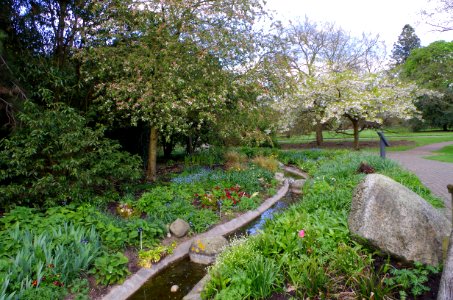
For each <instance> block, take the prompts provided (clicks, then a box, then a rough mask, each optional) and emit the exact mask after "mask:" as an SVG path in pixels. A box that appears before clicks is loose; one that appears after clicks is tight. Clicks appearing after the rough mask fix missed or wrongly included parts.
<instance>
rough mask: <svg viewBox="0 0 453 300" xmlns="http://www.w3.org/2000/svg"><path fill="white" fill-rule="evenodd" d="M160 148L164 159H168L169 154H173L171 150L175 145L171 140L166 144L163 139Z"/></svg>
mask: <svg viewBox="0 0 453 300" xmlns="http://www.w3.org/2000/svg"><path fill="white" fill-rule="evenodd" d="M162 147H163V148H164V158H165V159H170V158H171V153H172V152H173V149H174V148H175V143H174V142H173V139H170V141H169V142H167V141H166V140H165V139H163V142H162Z"/></svg>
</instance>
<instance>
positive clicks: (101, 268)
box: [90, 252, 130, 285]
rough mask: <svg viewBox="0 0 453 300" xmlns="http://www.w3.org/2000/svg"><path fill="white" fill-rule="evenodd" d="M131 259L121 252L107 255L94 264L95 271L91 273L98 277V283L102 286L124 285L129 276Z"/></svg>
mask: <svg viewBox="0 0 453 300" xmlns="http://www.w3.org/2000/svg"><path fill="white" fill-rule="evenodd" d="M128 262H129V259H128V258H127V257H126V256H124V254H122V253H121V252H117V253H115V254H108V253H105V254H104V255H103V256H101V257H98V258H97V259H96V261H95V262H94V269H93V270H91V271H90V273H91V274H94V276H95V277H96V282H97V283H98V284H102V285H110V284H116V283H122V282H123V281H124V279H125V278H126V276H127V275H129V274H130V272H129V270H128V269H127V263H128Z"/></svg>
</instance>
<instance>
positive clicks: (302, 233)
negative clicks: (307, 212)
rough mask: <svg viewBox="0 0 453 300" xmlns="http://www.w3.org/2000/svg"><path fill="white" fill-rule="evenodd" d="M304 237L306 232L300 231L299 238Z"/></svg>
mask: <svg viewBox="0 0 453 300" xmlns="http://www.w3.org/2000/svg"><path fill="white" fill-rule="evenodd" d="M304 236H305V231H304V230H303V229H302V230H299V237H300V238H303V237H304Z"/></svg>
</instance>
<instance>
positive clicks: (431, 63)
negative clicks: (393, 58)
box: [401, 41, 453, 130]
mask: <svg viewBox="0 0 453 300" xmlns="http://www.w3.org/2000/svg"><path fill="white" fill-rule="evenodd" d="M452 53H453V42H445V41H437V42H434V43H431V44H430V45H428V46H427V47H423V48H420V49H417V50H414V51H413V52H412V53H411V55H410V56H409V57H408V58H407V61H406V62H405V63H404V65H403V66H402V72H401V76H402V77H403V78H404V79H409V80H413V81H415V82H417V83H418V84H419V85H420V86H422V87H424V88H428V89H431V90H434V91H437V92H440V93H442V94H443V96H439V95H435V96H433V95H426V96H424V97H421V98H420V99H419V100H418V101H417V103H416V105H417V108H418V109H419V110H420V111H421V112H422V115H423V119H424V120H425V122H427V124H428V125H429V126H434V127H442V128H443V129H444V130H445V129H447V128H448V127H449V126H453V121H452V120H453V90H452V83H453V81H452V78H453V71H452V70H453V58H452Z"/></svg>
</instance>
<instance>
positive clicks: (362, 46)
mask: <svg viewBox="0 0 453 300" xmlns="http://www.w3.org/2000/svg"><path fill="white" fill-rule="evenodd" d="M281 36H282V38H283V39H284V40H285V41H286V47H287V49H286V52H287V54H288V57H289V69H290V71H289V73H290V74H291V75H292V78H291V80H293V81H296V84H293V86H295V87H296V88H295V89H294V91H293V93H292V94H288V95H285V96H282V97H281V99H279V101H277V103H276V106H277V107H278V109H279V110H280V111H281V113H282V115H284V116H285V117H284V118H282V119H284V122H286V126H287V127H288V128H284V129H285V130H290V129H291V128H290V127H291V126H292V125H293V124H296V123H299V122H298V120H297V119H298V118H300V117H303V116H306V115H307V114H308V113H309V114H310V115H311V116H312V117H313V123H314V128H315V132H316V143H317V145H321V144H322V142H323V135H322V131H323V129H324V127H325V122H327V121H328V119H326V117H325V116H326V112H325V109H326V107H325V104H326V99H325V97H324V93H323V90H324V87H322V86H320V85H319V80H318V79H319V77H320V76H323V75H325V74H327V73H330V72H338V73H341V72H347V71H351V70H352V71H355V72H370V71H373V70H374V69H375V68H376V65H377V64H379V54H380V53H381V52H382V51H381V48H380V45H381V44H380V42H379V37H378V36H375V37H373V36H370V35H366V34H363V35H362V36H361V37H360V38H357V37H354V36H352V35H351V34H350V33H348V32H346V31H344V30H343V29H341V28H339V27H337V26H335V25H334V24H330V23H316V22H313V21H311V20H309V19H307V18H305V20H303V21H298V22H294V23H290V24H289V25H288V26H287V27H286V28H283V29H282V33H281ZM307 95H309V97H308V96H307ZM288 125H290V126H288Z"/></svg>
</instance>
